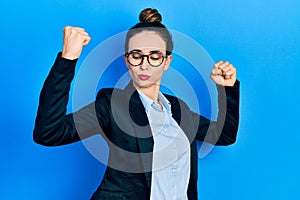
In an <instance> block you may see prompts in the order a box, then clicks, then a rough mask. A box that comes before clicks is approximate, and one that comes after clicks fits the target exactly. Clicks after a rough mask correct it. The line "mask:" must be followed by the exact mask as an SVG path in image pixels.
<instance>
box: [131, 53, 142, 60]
mask: <svg viewBox="0 0 300 200" xmlns="http://www.w3.org/2000/svg"><path fill="white" fill-rule="evenodd" d="M130 56H131V57H132V58H133V59H141V58H142V55H141V54H140V53H137V52H133V53H131V54H130Z"/></svg>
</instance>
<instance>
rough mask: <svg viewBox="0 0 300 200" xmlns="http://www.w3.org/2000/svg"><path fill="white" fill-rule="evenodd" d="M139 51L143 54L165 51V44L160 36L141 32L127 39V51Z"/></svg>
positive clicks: (150, 32) (149, 32)
mask: <svg viewBox="0 0 300 200" xmlns="http://www.w3.org/2000/svg"><path fill="white" fill-rule="evenodd" d="M133 49H139V50H141V51H143V52H148V51H153V50H162V51H165V50H166V42H165V41H164V40H163V39H162V38H161V36H160V35H159V34H158V33H156V32H153V31H143V32H140V33H137V34H135V35H134V36H132V37H131V38H130V39H129V42H128V51H131V50H133Z"/></svg>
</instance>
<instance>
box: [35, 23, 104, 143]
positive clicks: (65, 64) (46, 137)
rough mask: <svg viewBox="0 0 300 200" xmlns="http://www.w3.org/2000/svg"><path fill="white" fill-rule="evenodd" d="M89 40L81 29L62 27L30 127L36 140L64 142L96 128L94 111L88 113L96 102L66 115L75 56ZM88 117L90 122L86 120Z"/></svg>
mask: <svg viewBox="0 0 300 200" xmlns="http://www.w3.org/2000/svg"><path fill="white" fill-rule="evenodd" d="M89 41H90V37H89V36H88V34H87V33H86V32H85V31H84V29H82V28H78V27H70V26H68V27H65V28H64V45H63V51H62V53H59V54H58V55H57V57H56V60H55V62H54V65H53V66H52V68H51V70H50V73H49V75H48V76H47V78H46V80H45V82H44V85H43V88H42V91H41V93H40V99H39V107H38V111H37V116H36V120H35V127H34V130H33V138H34V141H35V142H36V143H39V144H42V145H46V146H56V145H63V144H68V143H72V142H76V141H78V140H80V139H82V138H84V137H88V136H89V135H92V134H95V133H96V132H99V129H98V128H99V125H98V123H96V121H97V120H95V119H96V118H95V117H94V116H95V115H94V114H91V113H95V103H92V104H90V105H88V106H86V107H84V108H82V109H81V110H79V111H78V112H76V113H73V114H69V115H66V111H67V108H66V107H67V104H68V99H69V90H70V84H71V82H72V80H73V78H74V72H75V66H76V62H77V58H78V57H79V56H80V53H81V51H82V47H83V46H84V45H87V44H88V42H89ZM101 101H103V100H99V101H98V103H101ZM74 116H76V117H74ZM75 121H76V123H75ZM87 121H88V122H89V123H86V122H87ZM75 124H76V125H75ZM97 125H98V126H97ZM78 129H80V130H81V131H80V132H84V131H86V135H84V134H82V135H81V136H79V134H78Z"/></svg>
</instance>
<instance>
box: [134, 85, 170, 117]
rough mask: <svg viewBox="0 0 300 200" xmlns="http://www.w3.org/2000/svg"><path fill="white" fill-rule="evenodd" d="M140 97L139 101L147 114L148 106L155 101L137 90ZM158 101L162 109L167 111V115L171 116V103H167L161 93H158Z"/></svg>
mask: <svg viewBox="0 0 300 200" xmlns="http://www.w3.org/2000/svg"><path fill="white" fill-rule="evenodd" d="M137 91H138V93H139V96H140V99H141V101H142V103H143V105H144V108H145V111H146V113H148V111H149V108H150V106H152V105H153V104H155V101H153V100H152V99H150V98H149V97H147V96H146V95H145V94H143V93H142V92H141V91H139V90H137ZM158 100H159V102H160V103H161V104H162V105H163V107H164V108H165V109H166V110H167V112H168V113H170V114H172V112H171V103H170V102H169V101H168V99H167V98H166V97H165V96H164V95H163V94H162V93H161V92H159V93H158Z"/></svg>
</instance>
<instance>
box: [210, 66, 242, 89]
mask: <svg viewBox="0 0 300 200" xmlns="http://www.w3.org/2000/svg"><path fill="white" fill-rule="evenodd" d="M210 77H211V79H212V80H213V81H214V82H215V83H216V84H218V85H222V86H233V85H234V83H235V81H236V69H235V67H234V66H233V65H232V64H230V63H229V62H228V61H226V62H223V61H219V62H217V63H215V64H214V69H213V70H212V71H211V74H210Z"/></svg>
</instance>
